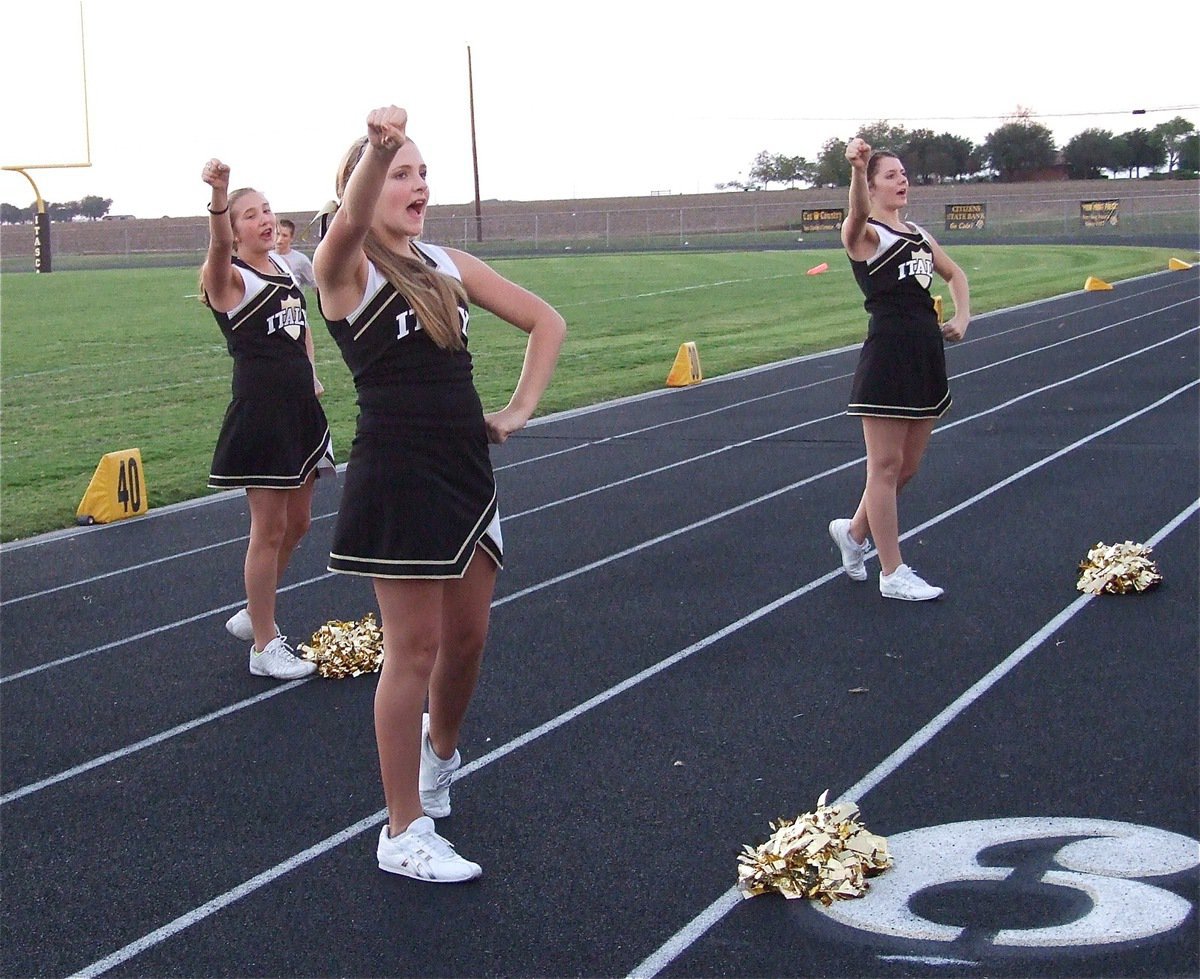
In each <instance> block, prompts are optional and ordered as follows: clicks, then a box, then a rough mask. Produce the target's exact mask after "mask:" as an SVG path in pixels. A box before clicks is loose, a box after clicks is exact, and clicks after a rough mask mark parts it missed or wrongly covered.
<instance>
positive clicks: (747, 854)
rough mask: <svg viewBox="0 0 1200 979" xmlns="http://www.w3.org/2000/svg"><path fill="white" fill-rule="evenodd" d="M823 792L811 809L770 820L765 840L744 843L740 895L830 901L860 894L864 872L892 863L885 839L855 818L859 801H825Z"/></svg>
mask: <svg viewBox="0 0 1200 979" xmlns="http://www.w3.org/2000/svg"><path fill="white" fill-rule="evenodd" d="M828 795H829V792H828V790H826V791H825V792H822V793H821V798H820V799H818V800H817V808H816V811H815V812H806V813H804V814H803V815H801V816H798V817H797V818H796V819H794V820H787V819H780V820H779V821H777V822H774V823H772V824H771V828H772V829H773V830H774V831H775V832H774V834H773V835H772V836H771V838H770V839H769V840H767V842H766V843H763V844H762V845H761V846H759V847H757V848H755V847H751V846H744V847H743V848H742V853H741V854H740V855H739V856H738V888H739V889H740V890H741V892H742V897H743V898H750V897H756V896H757V895H759V894H766V893H767V892H768V891H778V892H779V893H780V894H782V895H783V896H784V897H786V898H789V899H790V898H800V897H804V898H809V899H810V900H813V899H815V900H818V901H820V902H821V903H822V904H824V905H826V906H828V905H830V904H832V903H833V902H834V901H835V900H844V899H846V898H852V897H862V895H863V894H865V893H866V892H867V889H868V888H869V887H870V884H868V883H867V880H866V878H868V877H873V876H875V875H876V874H880V873H882V872H883V871H884V870H886V869H887V868H888V867H890V866H891V865H892V857H891V854H889V853H888V848H887V840H886V839H884V838H883V837H882V836H876V835H875V834H873V833H869V832H867V829H866V827H865V826H863V825H862V824H861V823H860V822H858V806H857V805H856V804H855V803H853V802H842V803H839V804H838V805H836V806H827V805H826V804H825V798H826V796H828Z"/></svg>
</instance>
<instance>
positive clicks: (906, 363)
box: [846, 218, 951, 419]
mask: <svg viewBox="0 0 1200 979" xmlns="http://www.w3.org/2000/svg"><path fill="white" fill-rule="evenodd" d="M868 224H870V226H871V227H872V228H874V229H875V231H876V232H877V233H878V235H879V247H878V248H877V249H876V251H875V254H874V255H872V256H871V257H870V258H869V259H867V260H866V261H865V262H857V261H854V260H851V262H850V267H851V268H852V269H853V270H854V278H855V279H856V280H857V281H858V286H859V288H860V289H862V291H863V295H864V296H866V301H865V302H864V303H863V306H864V307H865V308H866V310H867V312H868V313H870V314H871V320H870V323H869V325H868V327H867V339H866V341H865V342H864V343H863V346H862V351H861V352H860V353H859V358H858V367H857V368H856V369H855V371H854V381H853V383H852V384H851V386H850V404H849V406H848V407H847V409H846V413H847V414H849V415H872V416H877V417H881V418H913V419H919V418H940V417H941V416H942V415H944V414H945V413H946V410H947V409H948V408H949V407H950V401H951V398H950V386H949V383H948V381H947V380H946V352H945V346H944V343H943V340H942V331H941V328H940V326H939V325H938V319H937V313H936V311H935V310H934V306H933V297H932V296H930V294H929V284H930V281H931V280H932V278H933V250H932V248H931V247H930V245H929V242H928V240H927V238H926V235H925V232H924V231H923V230H922V229H921V228H919V227H917V225H915V224H911V223H910V224H909V227H910V228H911V229H912V230H911V231H909V232H897V231H894V230H892V229H891V228H889V227H888V226H887V225H886V224H882V223H880V222H879V221H876V220H874V219H873V218H872V219H869V220H868Z"/></svg>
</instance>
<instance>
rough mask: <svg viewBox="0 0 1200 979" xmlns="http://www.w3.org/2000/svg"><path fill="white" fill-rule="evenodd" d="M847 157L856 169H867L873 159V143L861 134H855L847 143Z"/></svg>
mask: <svg viewBox="0 0 1200 979" xmlns="http://www.w3.org/2000/svg"><path fill="white" fill-rule="evenodd" d="M846 159H847V160H849V161H850V166H852V167H854V168H855V169H858V170H861V169H865V168H866V166H867V161H868V160H869V159H871V145H870V144H869V143H868V142H867V141H866V140H865V139H863V138H862V137H861V136H855V137H854V138H853V139H852V140H850V142H849V143H847V144H846Z"/></svg>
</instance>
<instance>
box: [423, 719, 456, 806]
mask: <svg viewBox="0 0 1200 979" xmlns="http://www.w3.org/2000/svg"><path fill="white" fill-rule="evenodd" d="M461 765H462V756H461V755H460V754H459V753H458V749H457V748H455V749H454V754H453V755H451V756H450V757H449V758H439V757H438V754H437V752H436V751H434V750H433V742H431V741H430V740H429V715H428V714H424V715H422V716H421V774H420V776H419V777H418V779H417V787H418V788H419V789H420V790H421V808H422V809H424V810H425V815H426V816H432V817H433V818H434V819H444V818H445V817H446V816H449V815H450V782H451V781H452V780H453V778H454V773H455V772H456V771H458V769H459V766H461Z"/></svg>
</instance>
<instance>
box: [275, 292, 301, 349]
mask: <svg viewBox="0 0 1200 979" xmlns="http://www.w3.org/2000/svg"><path fill="white" fill-rule="evenodd" d="M279 312H280V316H281V318H282V321H283V332H284V333H286V334H287V335H288V336H290V337H291V338H292V339H293V340H299V339H300V324H301V323H302V322H303V320H304V310H303V309H302V308H301V306H300V300H299V299H293V298H292V297H290V296H289V297H288V298H287V299H285V300H284V301H283V303H282V305H281V307H280V311H279Z"/></svg>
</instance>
